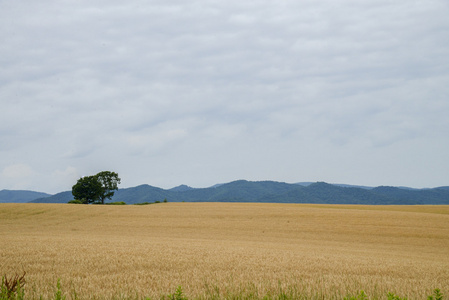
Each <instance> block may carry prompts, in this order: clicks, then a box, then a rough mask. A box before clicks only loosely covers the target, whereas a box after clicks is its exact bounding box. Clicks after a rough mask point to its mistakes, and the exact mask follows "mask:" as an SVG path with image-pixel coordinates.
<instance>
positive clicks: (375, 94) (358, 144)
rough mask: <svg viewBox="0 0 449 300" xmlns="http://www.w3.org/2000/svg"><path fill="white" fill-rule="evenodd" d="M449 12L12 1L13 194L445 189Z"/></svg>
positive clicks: (4, 158)
mask: <svg viewBox="0 0 449 300" xmlns="http://www.w3.org/2000/svg"><path fill="white" fill-rule="evenodd" d="M448 14H449V5H448V4H447V2H446V1H443V0H441V1H434V0H430V1H420V0H417V1H412V2H410V1H395V2H394V3H392V2H391V1H371V2H363V3H362V2H360V1H350V0H344V1H339V2H338V3H336V2H335V1H299V2H298V1H289V0H287V1H281V2H273V1H246V2H241V1H234V0H231V1H188V2H186V1H170V2H169V3H168V2H167V1H149V2H148V1H128V2H126V3H123V2H122V1H65V2H54V1H40V2H35V1H21V2H7V1H4V2H0V40H2V41H3V42H2V43H1V46H0V70H1V72H0V106H1V109H0V139H1V143H0V183H1V185H0V188H9V189H19V188H21V189H35V190H39V191H45V192H58V191H61V190H68V189H70V188H71V186H72V185H73V184H74V183H75V182H76V179H77V178H79V176H83V175H89V174H93V173H96V172H99V171H102V170H112V171H116V172H118V173H119V174H120V175H121V177H122V179H123V180H122V182H123V185H124V186H134V185H137V184H141V183H148V184H151V185H157V186H161V187H172V186H175V185H178V184H181V183H183V184H189V185H192V186H196V187H203V186H208V185H212V184H214V183H217V182H225V181H231V180H235V179H240V178H245V179H248V180H263V179H270V180H279V181H287V182H297V181H314V180H324V181H329V182H346V183H352V184H364V185H381V184H385V185H409V186H415V187H423V186H438V185H447V184H448V182H447V169H448V167H449V159H448V157H447V153H448V150H449V139H448V137H449V118H447V116H448V115H449V101H448V95H449V84H448V82H449V72H448V70H449V68H448V66H449V41H448V39H447V36H449V29H448V28H449V20H448V18H447V15H448Z"/></svg>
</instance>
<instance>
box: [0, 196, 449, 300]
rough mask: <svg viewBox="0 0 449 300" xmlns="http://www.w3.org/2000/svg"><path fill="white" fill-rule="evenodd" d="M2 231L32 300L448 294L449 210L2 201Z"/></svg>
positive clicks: (1, 256)
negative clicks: (56, 299)
mask: <svg viewBox="0 0 449 300" xmlns="http://www.w3.org/2000/svg"><path fill="white" fill-rule="evenodd" d="M0 236H1V238H2V242H1V243H0V272H1V273H2V274H9V275H13V274H16V273H22V272H23V271H26V272H27V275H26V278H27V285H26V289H27V292H28V293H29V294H28V295H29V296H30V297H37V296H38V295H44V297H47V296H51V295H53V294H54V290H55V284H56V282H57V280H58V279H60V280H61V285H62V289H63V291H64V292H65V293H66V295H67V296H68V298H72V297H73V296H74V291H76V295H77V297H78V299H85V298H93V297H94V296H95V297H96V298H97V299H110V298H113V297H120V298H127V297H131V298H135V297H136V295H138V296H139V297H141V296H152V297H157V296H159V295H161V294H167V293H172V292H174V291H175V289H176V287H177V286H178V285H181V286H182V287H183V290H184V292H185V294H186V295H187V296H189V297H203V298H207V297H209V296H210V295H211V294H214V295H218V294H219V295H232V294H239V293H242V291H243V290H251V291H252V292H253V293H256V294H259V295H262V294H266V293H269V292H270V293H276V291H278V290H279V289H280V288H282V289H286V290H294V291H295V292H296V293H298V294H301V295H304V296H306V297H309V298H321V299H323V298H325V299H330V298H341V296H342V295H343V296H344V295H346V294H347V293H351V294H355V293H357V291H358V290H361V289H363V290H365V292H367V294H368V295H370V296H371V297H378V298H382V297H383V298H385V295H386V293H387V292H388V291H391V292H394V293H396V294H398V295H401V296H403V297H405V296H408V297H409V299H425V297H426V295H429V294H431V292H432V290H433V289H434V288H440V289H442V290H443V292H446V293H449V250H448V249H449V206H342V205H341V206H337V205H299V204H256V203H161V204H158V205H149V206H87V205H69V204H1V205H0ZM208 295H209V296H208Z"/></svg>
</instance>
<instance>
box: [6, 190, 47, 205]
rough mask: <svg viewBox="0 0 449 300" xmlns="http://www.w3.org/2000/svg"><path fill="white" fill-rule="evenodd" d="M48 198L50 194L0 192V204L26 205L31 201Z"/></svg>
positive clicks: (13, 191)
mask: <svg viewBox="0 0 449 300" xmlns="http://www.w3.org/2000/svg"><path fill="white" fill-rule="evenodd" d="M50 196H51V195H50V194H46V193H40V192H33V191H17V190H1V191H0V203H26V202H30V201H31V200H35V199H38V198H45V197H50Z"/></svg>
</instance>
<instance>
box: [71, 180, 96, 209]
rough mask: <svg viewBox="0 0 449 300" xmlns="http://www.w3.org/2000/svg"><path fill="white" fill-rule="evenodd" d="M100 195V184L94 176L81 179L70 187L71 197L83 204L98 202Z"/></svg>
mask: <svg viewBox="0 0 449 300" xmlns="http://www.w3.org/2000/svg"><path fill="white" fill-rule="evenodd" d="M101 193H102V186H101V183H100V182H99V181H98V180H97V178H96V177H95V176H85V177H81V178H80V179H78V181H77V182H76V184H75V185H74V186H73V187H72V194H73V197H74V198H75V200H79V201H80V202H81V203H83V204H90V203H95V202H97V201H99V199H100V194H101Z"/></svg>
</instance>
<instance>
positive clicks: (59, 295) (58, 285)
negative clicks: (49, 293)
mask: <svg viewBox="0 0 449 300" xmlns="http://www.w3.org/2000/svg"><path fill="white" fill-rule="evenodd" d="M65 298H66V297H65V296H64V295H63V294H62V290H61V281H60V280H59V279H58V282H57V283H56V292H55V300H65Z"/></svg>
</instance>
